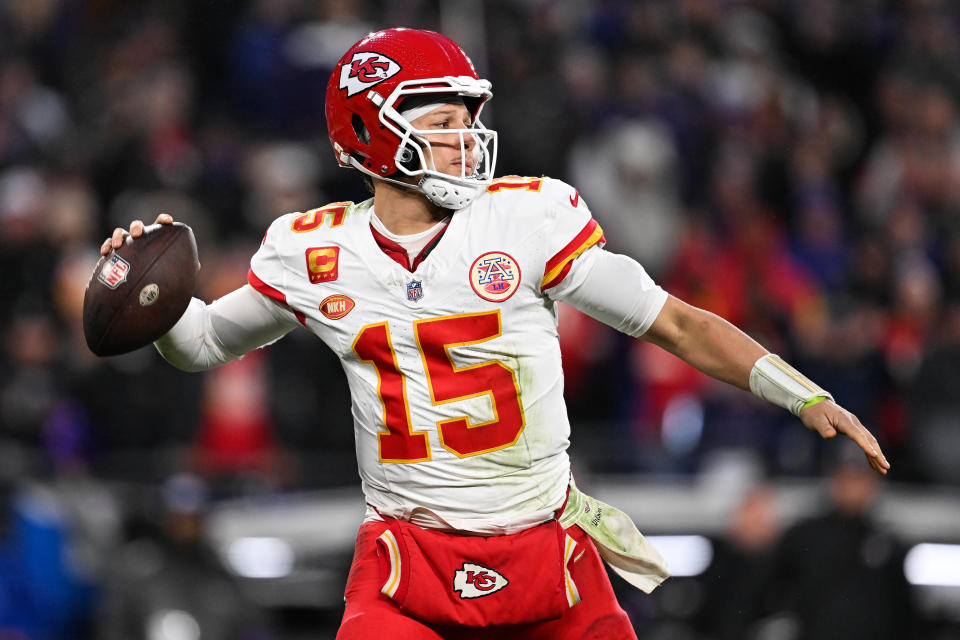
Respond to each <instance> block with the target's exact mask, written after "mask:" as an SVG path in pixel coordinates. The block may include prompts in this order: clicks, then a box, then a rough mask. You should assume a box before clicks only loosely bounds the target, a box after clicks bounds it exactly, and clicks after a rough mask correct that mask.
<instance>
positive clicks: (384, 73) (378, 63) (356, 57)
mask: <svg viewBox="0 0 960 640" xmlns="http://www.w3.org/2000/svg"><path fill="white" fill-rule="evenodd" d="M400 69H401V67H400V65H399V64H397V62H396V61H395V60H391V59H390V58H388V57H387V56H385V55H383V54H382V53H377V52H375V51H360V52H357V53H355V54H353V58H352V59H351V60H350V62H345V63H344V64H343V66H342V67H340V88H341V89H346V90H347V97H348V98H349V97H351V96H354V95H356V94H358V93H360V92H361V91H363V90H364V89H369V88H370V87H372V86H373V85H375V84H378V83H380V82H383V81H384V80H386V79H387V78H391V77H393V76H395V75H397V74H398V73H399V72H400Z"/></svg>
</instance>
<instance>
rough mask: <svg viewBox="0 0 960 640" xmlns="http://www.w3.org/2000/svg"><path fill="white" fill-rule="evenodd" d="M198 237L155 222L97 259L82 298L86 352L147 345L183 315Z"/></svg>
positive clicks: (123, 350)
mask: <svg viewBox="0 0 960 640" xmlns="http://www.w3.org/2000/svg"><path fill="white" fill-rule="evenodd" d="M198 269H199V264H198V259H197V241H196V239H195V238H194V236H193V230H192V229H191V228H190V227H188V226H187V225H185V224H182V223H179V222H174V223H173V224H154V225H150V226H148V227H146V228H145V229H144V232H143V235H142V236H140V237H139V238H137V239H133V238H131V237H130V236H127V238H126V239H125V241H124V244H123V246H122V247H120V248H119V249H114V250H112V251H111V252H110V253H109V254H107V255H106V256H104V257H102V258H100V262H98V263H97V266H96V268H95V269H94V270H93V276H92V277H91V278H90V283H89V284H88V285H87V290H86V292H85V293H84V296H83V334H84V337H85V338H86V340H87V346H88V347H89V348H90V351H92V352H93V353H95V354H96V355H98V356H113V355H118V354H121V353H127V352H128V351H133V350H135V349H139V348H140V347H143V346H146V345H148V344H150V343H151V342H153V341H154V340H156V339H157V338H159V337H160V336H162V335H163V334H165V333H166V332H167V331H169V330H170V328H171V327H172V326H173V325H174V324H176V322H177V320H178V319H179V318H180V316H181V315H183V312H184V310H186V308H187V305H188V304H190V298H191V297H192V296H193V290H194V288H195V287H196V285H197V271H198Z"/></svg>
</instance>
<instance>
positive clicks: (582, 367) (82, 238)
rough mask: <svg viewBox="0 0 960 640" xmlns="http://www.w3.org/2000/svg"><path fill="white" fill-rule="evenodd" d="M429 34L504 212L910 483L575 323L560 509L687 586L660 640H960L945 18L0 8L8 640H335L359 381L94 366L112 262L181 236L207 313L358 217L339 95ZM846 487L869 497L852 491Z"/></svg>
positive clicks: (371, 7) (550, 7)
mask: <svg viewBox="0 0 960 640" xmlns="http://www.w3.org/2000/svg"><path fill="white" fill-rule="evenodd" d="M397 25H403V26H415V27H422V28H431V29H436V30H440V31H443V32H445V33H446V34H448V35H450V36H451V37H453V38H454V39H456V40H457V41H459V42H460V43H461V44H462V45H463V46H464V48H465V49H466V50H467V51H468V52H469V53H470V54H471V56H472V57H473V60H474V62H475V63H476V65H477V66H478V70H479V71H480V74H481V76H483V77H487V78H489V79H491V80H492V81H493V85H494V95H495V96H496V97H495V99H494V100H493V102H492V103H491V104H490V106H489V108H488V109H487V110H486V111H485V114H484V115H485V117H484V120H485V121H486V122H487V124H488V125H491V126H493V127H494V128H496V129H497V130H498V131H499V134H500V142H499V145H500V148H499V165H498V173H500V174H510V173H512V174H521V175H530V174H533V175H540V174H546V175H551V176H554V177H558V178H562V179H564V180H566V181H568V182H570V183H572V184H574V185H576V186H577V187H578V189H579V190H580V192H581V194H582V195H583V197H584V199H585V200H586V201H587V202H588V203H589V204H590V205H591V208H592V210H593V212H594V214H595V216H596V218H597V219H598V220H599V221H600V223H601V225H602V226H603V227H604V229H605V230H606V236H607V239H608V248H610V249H612V250H614V251H618V252H625V253H629V254H630V255H633V256H634V257H636V258H637V259H639V260H640V261H641V262H642V263H643V264H644V265H645V266H646V267H647V269H648V270H649V271H650V272H651V273H653V274H654V276H655V277H656V278H657V279H658V281H659V282H660V283H661V284H663V285H664V286H665V287H666V288H668V290H670V291H671V292H673V293H675V294H677V295H679V296H680V297H682V298H684V299H686V300H688V301H690V302H692V303H694V304H697V305H700V306H703V307H705V308H707V309H710V310H712V311H715V312H717V313H719V314H721V315H723V316H725V317H727V318H728V319H730V320H731V321H733V322H734V323H736V324H737V325H739V326H741V327H742V328H744V329H745V330H747V331H748V332H750V333H751V334H752V335H754V336H756V337H757V338H758V339H760V340H761V341H762V342H763V343H764V344H765V345H767V346H768V347H770V348H771V349H772V350H774V351H776V352H778V353H780V354H781V355H783V356H784V357H785V358H786V359H788V360H789V361H791V362H793V363H794V364H795V365H796V366H797V367H798V368H800V369H801V370H802V371H804V372H805V373H807V374H808V375H810V376H811V377H812V378H814V379H815V380H817V381H818V382H820V383H821V384H822V385H823V386H825V387H826V388H828V389H831V390H832V391H833V393H834V394H835V396H836V397H837V399H838V401H839V402H841V403H842V404H844V405H845V406H847V407H848V408H850V409H851V410H853V411H854V412H856V413H857V414H858V415H859V416H860V417H861V418H862V419H863V421H864V423H866V424H867V425H868V426H870V427H871V429H872V430H873V431H874V433H875V434H876V435H877V437H878V438H879V440H880V441H881V443H882V445H883V446H884V448H885V451H886V452H887V456H888V458H889V459H890V460H891V462H892V463H893V472H892V473H891V474H890V476H889V477H888V478H887V479H885V480H884V481H883V482H882V484H877V483H876V482H875V481H874V479H872V478H870V477H868V476H865V475H864V474H863V473H861V471H862V470H863V469H866V465H865V463H863V461H862V458H860V457H859V456H858V455H851V453H850V451H849V449H848V448H847V447H845V446H843V445H842V444H840V443H839V442H831V443H826V444H825V443H822V442H819V441H818V440H817V439H816V438H815V437H814V436H813V434H811V433H808V432H806V431H805V430H804V429H803V428H802V426H801V425H800V423H799V422H798V421H797V420H796V419H794V418H793V417H792V416H790V415H789V414H786V413H785V412H783V411H781V410H779V409H775V408H771V407H769V406H766V405H764V404H762V403H760V402H759V401H756V400H755V399H754V398H753V397H752V396H750V395H749V394H745V393H742V392H739V391H736V390H732V389H729V388H724V387H722V386H719V385H718V384H717V383H714V382H712V381H710V380H708V379H705V378H704V377H703V376H700V375H698V374H696V373H695V372H693V371H692V370H691V369H689V368H688V367H685V366H683V365H681V364H680V363H678V361H676V360H674V359H673V358H672V357H670V356H667V355H665V354H663V353H661V352H659V351H658V350H656V349H655V348H652V347H650V346H649V345H646V344H644V343H640V342H633V341H631V340H629V339H627V338H625V337H623V336H620V335H618V334H616V333H614V332H613V331H611V330H608V329H607V328H605V327H603V326H600V325H597V324H596V323H594V322H593V321H590V320H588V319H585V318H584V317H582V316H579V315H577V314H576V313H575V312H572V311H570V310H569V309H564V310H563V320H562V322H561V336H562V340H563V342H564V353H565V368H566V373H567V381H568V385H567V386H568V388H567V396H568V402H569V407H570V414H571V420H572V423H573V429H574V431H573V449H572V458H573V461H574V465H575V469H576V472H577V474H578V484H580V485H581V486H582V487H584V488H585V489H586V490H588V491H590V492H591V493H594V494H596V495H597V496H598V497H600V498H602V499H605V500H607V501H609V502H613V503H615V504H618V505H619V506H622V507H623V508H625V509H626V510H627V511H628V512H630V513H631V515H633V516H634V518H635V519H636V520H637V521H638V522H639V523H640V525H641V528H643V529H644V530H645V531H647V532H650V533H652V534H655V535H657V536H659V537H658V540H659V543H660V544H661V545H663V548H664V549H665V551H666V552H667V555H668V557H669V558H670V559H671V561H672V562H673V563H674V566H675V568H676V569H677V571H678V573H679V574H680V577H678V578H675V579H673V580H671V581H669V582H668V583H667V584H666V585H665V586H664V587H662V588H661V589H660V590H658V591H657V592H656V593H655V595H654V596H652V597H646V596H643V595H642V594H640V593H639V592H632V591H630V590H629V589H627V588H624V585H623V583H622V581H621V582H617V580H618V579H617V578H614V580H615V583H616V584H617V585H618V591H620V595H621V598H622V602H623V603H624V606H625V607H626V608H627V609H628V610H629V611H630V613H631V615H632V617H633V619H634V620H635V621H636V623H637V631H638V635H639V637H640V638H641V639H642V640H649V639H667V638H671V639H674V638H675V639H687V638H689V639H691V640H693V639H701V638H703V639H706V638H759V639H767V640H791V639H794V638H803V637H817V638H833V637H838V638H839V637H843V638H861V637H871V638H874V639H876V638H922V639H935V640H946V639H951V638H960V614H958V611H960V568H958V567H960V553H958V549H960V547H957V546H955V545H956V544H957V543H960V498H958V494H960V492H958V485H960V464H957V463H956V458H957V455H958V453H960V120H958V117H960V113H958V106H960V103H958V99H960V7H958V5H957V4H956V3H953V2H950V1H949V0H909V1H907V0H904V1H900V2H894V1H889V0H805V1H800V0H753V1H733V0H726V1H725V0H676V1H674V2H667V1H640V0H635V1H629V0H594V1H591V2H576V1H572V0H563V1H548V0H491V1H489V2H466V1H462V0H434V1H428V0H415V1H410V2H388V1H382V2H377V1H372V0H368V1H361V0H203V1H200V2H196V1H188V0H172V1H163V2H160V1H157V2H130V1H127V0H3V1H2V2H0V252H2V253H0V294H2V304H0V337H2V340H0V359H2V365H0V489H2V491H0V496H2V497H0V638H4V639H7V638H17V639H21V638H27V639H30V640H37V639H61V638H62V639H64V640H68V639H69V640H74V639H85V638H134V637H141V638H150V639H151V640H197V638H201V637H202V638H204V639H206V638H248V639H253V638H278V639H294V638H297V639H299V638H322V637H332V635H333V629H335V625H336V621H337V618H338V616H339V614H340V612H341V610H342V609H341V607H342V599H341V597H342V585H343V581H344V579H345V573H344V572H345V569H346V567H347V565H348V563H349V556H350V551H351V542H352V534H353V531H354V529H355V527H356V524H357V522H358V521H359V518H360V515H361V504H360V495H359V490H358V487H357V484H358V482H357V475H356V465H355V462H354V459H353V447H352V430H351V426H350V415H349V404H348V395H347V390H346V387H345V383H344V380H343V375H342V373H341V370H340V367H339V364H338V363H337V362H336V361H335V359H334V358H333V357H332V356H331V355H330V354H328V353H327V352H326V351H325V349H324V348H323V346H322V345H321V344H320V343H319V341H317V340H316V339H315V338H313V337H311V336H309V335H307V334H306V333H305V332H295V333H294V334H292V335H290V336H288V337H287V338H286V339H284V340H283V341H281V342H279V343H277V344H275V345H273V346H271V347H269V348H268V349H265V350H263V351H262V352H257V353H255V354H251V355H249V356H247V357H246V358H244V359H243V360H242V361H240V362H239V363H236V364H232V365H229V366H227V367H224V368H222V369H220V370H217V371H215V372H210V373H206V374H185V373H180V372H178V371H175V370H173V369H172V368H171V367H169V366H167V365H165V363H163V362H162V361H161V359H160V358H159V356H158V355H157V354H156V353H155V352H154V351H153V350H152V349H150V348H147V349H143V350H140V351H138V352H135V353H132V354H129V355H126V356H121V357H116V358H110V359H105V360H99V359H96V358H94V357H93V356H92V355H90V354H89V353H88V352H87V350H86V348H85V346H84V343H83V338H82V333H81V330H80V308H81V301H82V294H83V288H84V286H85V285H86V282H87V280H88V279H89V275H90V273H91V269H92V267H93V265H94V263H95V262H96V260H97V257H98V255H97V246H98V245H99V243H100V241H101V240H102V238H104V237H106V235H107V234H108V233H109V231H110V230H111V229H112V228H113V227H114V226H117V225H123V226H126V224H127V223H128V222H129V221H130V220H132V219H134V218H142V219H144V220H152V219H153V218H154V216H155V215H156V214H157V213H159V212H161V211H166V212H169V213H171V214H173V216H174V217H175V218H176V219H179V220H182V221H185V222H187V223H189V224H190V225H192V226H193V228H194V230H195V232H196V235H197V239H198V243H199V246H200V253H201V262H202V264H203V269H202V272H201V289H200V291H199V292H198V293H199V295H200V296H201V297H203V298H204V299H206V300H208V301H209V300H212V299H214V298H216V297H218V296H219V295H222V294H223V293H225V292H227V291H229V290H231V289H232V288H234V287H236V286H238V285H240V284H242V283H243V282H244V276H245V273H246V268H247V261H248V259H249V256H250V255H251V254H252V252H253V251H254V250H255V248H256V246H257V243H258V241H259V239H260V237H261V235H262V233H263V230H264V229H265V228H266V226H267V224H268V223H269V221H270V220H271V219H272V218H273V217H275V216H276V215H278V214H280V213H283V212H286V211H291V210H304V209H306V208H311V207H314V206H317V205H320V204H323V203H326V202H330V201H336V200H344V199H359V198H361V197H362V194H363V193H364V192H363V186H362V185H361V183H360V181H359V179H358V178H357V176H356V175H354V174H353V173H352V172H348V171H343V170H339V169H338V168H337V167H336V166H335V163H334V161H333V156H332V153H331V151H330V149H329V143H328V141H327V139H326V135H325V123H324V119H323V108H322V100H323V92H324V89H325V86H326V82H327V78H328V76H329V72H330V69H331V68H332V66H333V64H334V63H335V61H336V59H337V58H338V57H339V55H340V54H341V53H342V52H343V51H344V50H346V48H347V47H348V46H349V45H350V44H352V43H353V42H354V41H356V40H357V39H359V38H360V37H362V36H363V35H364V34H365V33H367V32H369V31H371V30H376V29H380V28H385V27H389V26H397ZM851 463H853V465H854V466H851Z"/></svg>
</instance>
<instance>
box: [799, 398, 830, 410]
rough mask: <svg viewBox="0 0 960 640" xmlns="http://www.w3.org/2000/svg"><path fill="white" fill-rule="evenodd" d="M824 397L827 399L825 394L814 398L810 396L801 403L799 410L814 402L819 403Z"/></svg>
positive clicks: (810, 405)
mask: <svg viewBox="0 0 960 640" xmlns="http://www.w3.org/2000/svg"><path fill="white" fill-rule="evenodd" d="M826 399H827V396H817V397H816V398H810V399H809V400H807V401H806V402H804V403H803V406H802V407H800V411H803V410H804V409H806V408H807V407H812V406H813V405H815V404H820V403H821V402H823V401H824V400H826Z"/></svg>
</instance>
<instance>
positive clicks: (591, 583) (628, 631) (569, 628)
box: [337, 522, 637, 640]
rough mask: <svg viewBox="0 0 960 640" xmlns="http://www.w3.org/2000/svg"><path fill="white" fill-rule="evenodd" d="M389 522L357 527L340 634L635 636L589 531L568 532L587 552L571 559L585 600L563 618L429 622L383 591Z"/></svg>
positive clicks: (365, 638) (555, 639)
mask: <svg viewBox="0 0 960 640" xmlns="http://www.w3.org/2000/svg"><path fill="white" fill-rule="evenodd" d="M386 528H387V525H386V523H384V522H367V523H366V524H364V525H362V526H361V527H360V530H359V531H358V532H357V546H356V550H355V552H354V555H353V565H352V566H351V567H350V576H349V577H348V578H347V589H346V600H347V608H346V611H344V614H343V622H342V623H341V624H340V631H339V632H338V633H337V640H371V639H375V640H636V638H637V636H636V634H635V633H634V631H633V625H631V624H630V619H629V618H627V614H626V613H624V611H623V609H621V608H620V605H619V603H617V599H616V597H615V596H614V594H613V587H611V586H610V579H609V578H608V577H607V572H606V570H605V569H604V567H603V560H601V558H600V555H599V554H598V553H597V549H596V547H595V546H594V544H593V540H591V539H590V536H588V535H587V534H586V533H584V532H583V530H581V529H580V528H579V527H577V526H574V527H571V528H570V529H568V530H567V533H569V534H570V536H571V537H572V538H573V539H574V540H575V541H576V543H577V545H578V547H579V548H582V549H585V550H586V552H585V553H584V554H583V556H582V557H581V558H580V559H579V560H578V561H576V562H574V563H573V564H572V568H571V576H572V577H573V581H574V582H575V583H576V585H577V590H578V591H579V592H580V597H581V601H580V602H579V603H578V604H577V605H575V606H573V607H571V608H569V609H567V611H566V613H564V614H563V616H561V617H560V618H556V619H554V620H547V621H546V622H537V623H533V624H523V625H511V626H500V627H482V628H469V627H462V628H449V627H438V626H434V625H428V624H425V623H423V622H420V621H419V620H416V619H415V618H411V617H409V616H407V615H406V614H404V613H403V612H402V611H400V609H399V608H398V607H397V605H396V604H395V603H394V601H393V600H391V599H390V598H389V597H387V596H385V595H384V594H382V593H380V587H381V586H382V584H381V583H382V580H381V578H380V569H379V566H378V563H377V543H376V540H377V537H378V536H379V535H380V534H381V533H383V531H384V530H385V529H386Z"/></svg>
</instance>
